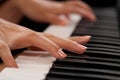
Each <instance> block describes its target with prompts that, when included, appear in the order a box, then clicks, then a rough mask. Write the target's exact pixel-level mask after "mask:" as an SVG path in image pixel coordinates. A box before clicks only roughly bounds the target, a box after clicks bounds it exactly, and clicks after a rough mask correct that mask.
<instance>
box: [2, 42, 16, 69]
mask: <svg viewBox="0 0 120 80" xmlns="http://www.w3.org/2000/svg"><path fill="white" fill-rule="evenodd" d="M0 57H1V59H2V60H3V62H4V63H5V65H6V66H7V67H14V68H17V67H18V66H17V63H16V62H15V60H14V58H13V56H12V54H11V52H10V49H9V47H8V46H7V44H5V43H4V42H3V41H2V40H0Z"/></svg>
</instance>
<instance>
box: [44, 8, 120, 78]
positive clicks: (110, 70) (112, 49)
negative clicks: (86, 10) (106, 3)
mask: <svg viewBox="0 0 120 80" xmlns="http://www.w3.org/2000/svg"><path fill="white" fill-rule="evenodd" d="M94 10H95V13H96V16H97V19H98V20H97V21H96V22H90V21H87V20H86V19H83V20H82V21H81V22H80V23H79V24H78V25H77V28H76V29H75V30H74V32H73V34H72V36H80V35H91V36H92V38H91V40H90V41H89V43H88V44H85V46H87V47H88V49H87V51H86V52H85V53H84V54H82V55H78V54H75V53H73V52H69V51H65V53H67V55H68V56H67V58H65V59H58V60H56V61H55V63H54V64H53V67H52V68H51V69H50V73H49V74H48V75H47V78H46V80H120V54H119V53H120V47H119V46H120V39H119V38H120V36H119V27H118V26H119V23H118V19H117V18H118V16H117V11H116V9H115V8H94Z"/></svg>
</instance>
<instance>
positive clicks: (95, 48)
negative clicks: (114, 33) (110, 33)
mask: <svg viewBox="0 0 120 80" xmlns="http://www.w3.org/2000/svg"><path fill="white" fill-rule="evenodd" d="M87 50H91V51H106V52H111V53H118V54H119V53H120V50H116V49H107V48H97V47H88V49H87Z"/></svg>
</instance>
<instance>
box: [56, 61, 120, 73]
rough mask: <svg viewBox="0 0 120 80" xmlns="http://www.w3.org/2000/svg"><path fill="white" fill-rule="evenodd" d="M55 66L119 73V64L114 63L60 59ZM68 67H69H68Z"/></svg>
mask: <svg viewBox="0 0 120 80" xmlns="http://www.w3.org/2000/svg"><path fill="white" fill-rule="evenodd" d="M56 64H59V65H61V64H62V65H63V66H64V65H72V67H76V68H79V67H89V68H97V69H106V70H115V71H120V70H119V67H120V65H119V64H116V63H107V62H100V61H86V60H77V61H76V60H73V59H62V60H57V61H56ZM69 67H70V66H69Z"/></svg>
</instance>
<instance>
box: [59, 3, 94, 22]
mask: <svg viewBox="0 0 120 80" xmlns="http://www.w3.org/2000/svg"><path fill="white" fill-rule="evenodd" d="M71 3H72V2H71ZM61 12H62V13H64V14H66V13H67V14H70V13H77V14H80V15H82V16H83V17H85V18H87V19H89V20H91V21H95V20H96V16H95V14H94V13H93V11H92V10H89V9H86V8H82V7H81V6H78V3H77V5H75V3H74V5H73V3H72V4H64V8H63V9H62V11H61Z"/></svg>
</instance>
